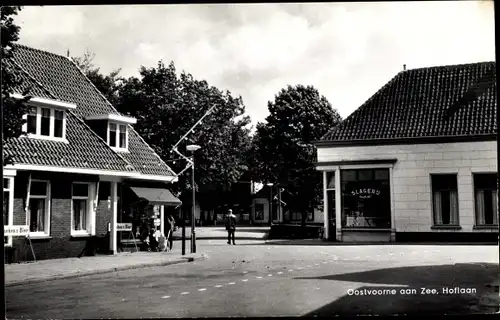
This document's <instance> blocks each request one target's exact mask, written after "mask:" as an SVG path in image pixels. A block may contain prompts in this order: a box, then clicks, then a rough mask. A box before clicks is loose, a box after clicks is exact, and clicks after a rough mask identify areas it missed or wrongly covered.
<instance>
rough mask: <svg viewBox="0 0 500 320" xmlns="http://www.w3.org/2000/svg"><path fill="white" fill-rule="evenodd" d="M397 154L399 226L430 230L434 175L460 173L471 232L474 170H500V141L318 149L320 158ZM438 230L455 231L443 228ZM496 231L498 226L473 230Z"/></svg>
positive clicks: (462, 206)
mask: <svg viewBox="0 0 500 320" xmlns="http://www.w3.org/2000/svg"><path fill="white" fill-rule="evenodd" d="M388 158H396V159H397V160H398V161H397V163H396V164H395V165H394V169H393V178H392V179H393V180H392V182H393V185H392V187H393V190H394V192H393V194H394V199H393V201H394V206H395V212H393V214H394V215H395V217H396V230H397V231H399V232H402V231H412V232H415V231H431V229H430V227H431V225H432V200H431V183H430V174H433V173H456V174H458V180H457V183H458V197H459V213H460V225H461V226H462V230H461V231H462V232H472V231H473V225H474V199H473V194H474V190H473V184H472V173H486V172H497V142H496V141H487V142H469V143H463V142H462V143H440V144H417V145H395V146H364V147H345V148H327V147H320V148H318V162H327V161H345V160H373V159H388ZM439 232H456V231H449V230H439ZM474 232H495V230H474Z"/></svg>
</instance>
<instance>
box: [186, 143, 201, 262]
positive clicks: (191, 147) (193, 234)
mask: <svg viewBox="0 0 500 320" xmlns="http://www.w3.org/2000/svg"><path fill="white" fill-rule="evenodd" d="M200 148H201V147H200V146H198V145H195V144H190V145H188V146H187V147H186V149H187V150H188V151H191V154H192V156H191V161H192V164H191V188H192V189H193V204H192V211H191V253H196V232H195V230H194V229H195V223H194V222H195V210H196V190H195V188H194V152H195V151H196V150H199V149H200Z"/></svg>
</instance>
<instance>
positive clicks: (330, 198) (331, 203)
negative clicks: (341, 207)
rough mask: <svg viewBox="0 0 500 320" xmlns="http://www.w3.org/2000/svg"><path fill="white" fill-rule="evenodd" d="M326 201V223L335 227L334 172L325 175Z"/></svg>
mask: <svg viewBox="0 0 500 320" xmlns="http://www.w3.org/2000/svg"><path fill="white" fill-rule="evenodd" d="M326 181H327V185H326V201H327V204H328V221H330V226H332V227H333V226H334V225H335V219H336V215H335V172H327V173H326Z"/></svg>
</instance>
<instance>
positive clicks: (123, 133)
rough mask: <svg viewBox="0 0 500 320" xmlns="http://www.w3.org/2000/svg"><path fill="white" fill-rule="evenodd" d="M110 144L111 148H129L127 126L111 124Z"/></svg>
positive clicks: (109, 126)
mask: <svg viewBox="0 0 500 320" xmlns="http://www.w3.org/2000/svg"><path fill="white" fill-rule="evenodd" d="M108 144H109V146H110V147H113V148H116V149H122V150H126V149H127V148H128V130H127V125H124V124H117V123H114V122H109V124H108Z"/></svg>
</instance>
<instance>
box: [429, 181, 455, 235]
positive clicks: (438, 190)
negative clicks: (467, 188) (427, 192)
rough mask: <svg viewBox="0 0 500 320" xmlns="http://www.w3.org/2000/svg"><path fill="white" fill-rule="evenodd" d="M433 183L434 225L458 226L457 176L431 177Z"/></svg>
mask: <svg viewBox="0 0 500 320" xmlns="http://www.w3.org/2000/svg"><path fill="white" fill-rule="evenodd" d="M431 181H432V201H433V212H434V224H435V225H438V226H439V225H450V226H458V225H459V221H458V189H457V175H456V174H438V175H431Z"/></svg>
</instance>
